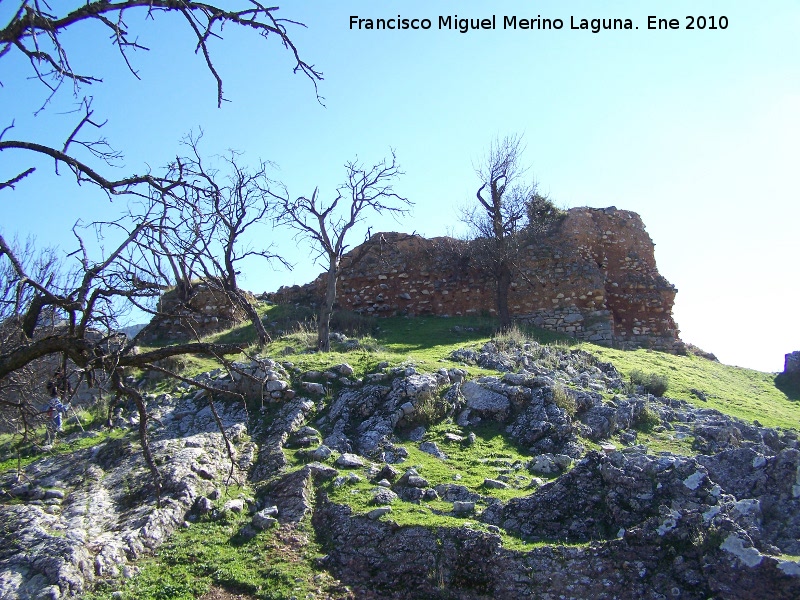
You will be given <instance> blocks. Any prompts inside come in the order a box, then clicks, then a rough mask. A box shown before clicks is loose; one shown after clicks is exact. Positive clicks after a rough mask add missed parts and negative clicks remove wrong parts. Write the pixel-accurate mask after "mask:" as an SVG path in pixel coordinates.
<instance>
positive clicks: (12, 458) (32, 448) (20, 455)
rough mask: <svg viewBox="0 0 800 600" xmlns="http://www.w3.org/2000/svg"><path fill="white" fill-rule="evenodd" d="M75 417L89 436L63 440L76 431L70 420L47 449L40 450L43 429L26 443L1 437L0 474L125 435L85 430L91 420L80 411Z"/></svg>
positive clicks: (103, 430) (102, 430) (98, 429)
mask: <svg viewBox="0 0 800 600" xmlns="http://www.w3.org/2000/svg"><path fill="white" fill-rule="evenodd" d="M79 414H80V415H83V417H84V418H85V419H86V420H85V421H84V419H81V420H82V421H84V427H85V428H86V429H87V432H88V433H89V434H90V435H87V436H81V437H78V438H77V439H73V440H71V441H69V442H66V441H64V440H65V438H67V437H71V436H72V435H73V434H76V433H78V432H79V431H80V429H79V427H78V425H77V424H76V423H74V422H73V421H72V418H70V422H69V423H66V422H65V426H64V431H63V432H61V433H59V434H58V438H57V439H56V442H55V443H54V444H52V446H51V447H50V448H49V449H48V450H43V449H42V444H43V443H44V440H45V439H46V437H47V434H46V432H45V428H44V427H41V428H40V429H38V430H37V431H35V432H34V433H33V435H32V437H31V439H29V441H27V442H23V441H22V440H21V439H20V436H12V435H4V436H3V437H2V438H0V457H3V458H2V460H0V473H5V472H7V471H12V470H15V469H18V468H19V469H24V468H25V467H27V466H28V465H30V464H31V463H33V462H35V461H37V460H39V459H41V458H42V457H43V456H54V455H61V454H71V453H73V452H77V451H78V450H82V449H84V448H92V447H94V446H97V445H98V444H101V443H103V442H105V441H106V440H112V439H120V438H122V437H125V435H126V434H127V432H126V431H125V430H121V429H113V430H107V429H100V428H99V427H96V426H95V427H94V428H92V429H89V424H90V423H91V419H90V418H88V416H87V414H85V413H84V412H83V411H80V412H79Z"/></svg>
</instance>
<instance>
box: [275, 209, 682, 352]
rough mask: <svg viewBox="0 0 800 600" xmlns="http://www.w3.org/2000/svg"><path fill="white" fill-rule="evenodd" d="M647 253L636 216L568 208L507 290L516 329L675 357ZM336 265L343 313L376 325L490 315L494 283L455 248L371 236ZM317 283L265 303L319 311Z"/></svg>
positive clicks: (668, 317)
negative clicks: (403, 318) (377, 319)
mask: <svg viewBox="0 0 800 600" xmlns="http://www.w3.org/2000/svg"><path fill="white" fill-rule="evenodd" d="M653 247H654V245H653V242H652V240H651V239H650V236H649V235H648V234H647V232H646V231H645V228H644V224H643V223H642V220H641V218H640V217H639V216H638V215H637V214H636V213H632V212H629V211H623V210H617V209H616V208H614V207H611V208H606V209H591V208H574V209H571V210H569V211H568V212H567V217H566V218H565V219H564V221H563V222H562V223H561V225H560V227H559V228H558V229H557V231H555V233H553V234H552V235H551V236H550V237H548V238H547V239H545V240H543V241H542V243H540V244H536V245H532V246H529V247H527V248H526V249H525V251H524V259H523V261H522V263H523V267H522V270H521V272H520V273H519V274H518V275H517V277H516V279H514V281H513V282H512V284H511V291H510V296H509V308H510V311H511V313H512V315H513V316H514V317H516V318H517V319H519V320H522V321H529V322H531V323H533V324H535V325H537V326H539V327H543V328H545V329H552V330H555V331H560V332H563V333H566V334H569V335H572V336H574V337H576V338H579V339H584V340H589V341H593V342H597V343H599V344H604V345H612V344H613V345H615V346H620V347H650V348H656V349H660V350H667V351H670V352H675V351H679V350H681V349H682V348H683V345H682V343H681V342H680V339H679V337H678V333H679V332H678V328H677V325H676V324H675V322H674V320H673V318H672V306H673V303H674V300H675V294H676V292H677V290H676V289H675V287H674V286H673V285H671V284H670V283H669V282H668V281H667V280H666V279H664V277H662V276H661V275H660V274H659V273H658V270H657V268H656V264H655V257H654V253H653ZM365 252H366V255H365V256H364V257H363V258H362V259H360V260H359V261H358V262H357V263H356V264H353V265H352V266H348V260H350V261H352V260H353V258H354V257H356V256H361V255H363V254H364V253H365ZM343 264H344V265H345V267H344V273H343V275H342V276H341V280H340V287H339V297H338V303H339V306H340V307H342V308H346V309H351V310H354V311H357V312H362V313H365V314H374V315H377V316H383V315H395V314H404V315H424V314H435V315H451V316H454V315H480V314H492V313H494V311H495V296H494V292H493V290H494V284H493V283H492V282H491V281H489V280H488V279H487V278H486V276H485V275H484V274H482V273H481V272H479V271H478V270H477V269H476V268H475V267H474V266H473V265H471V263H470V261H469V258H468V256H467V255H466V254H464V252H463V247H462V245H461V244H460V243H459V242H458V241H457V240H453V239H450V238H434V239H430V240H428V239H424V238H421V237H419V236H408V235H404V234H396V233H380V234H375V235H374V236H373V237H372V238H371V239H370V240H369V241H368V242H366V244H365V245H364V246H361V247H359V248H356V249H354V250H353V251H352V252H351V253H349V254H348V255H347V256H346V257H345V259H344V261H343ZM324 284H325V275H322V276H320V277H319V278H318V279H317V280H316V281H314V282H313V283H311V284H309V285H307V286H303V287H293V288H281V289H280V290H279V291H278V292H276V293H275V294H270V295H268V296H269V298H270V299H272V300H275V301H278V302H289V301H294V302H297V301H300V302H308V303H316V302H318V298H320V297H321V293H322V290H323V289H324Z"/></svg>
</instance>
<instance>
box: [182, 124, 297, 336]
mask: <svg viewBox="0 0 800 600" xmlns="http://www.w3.org/2000/svg"><path fill="white" fill-rule="evenodd" d="M198 141H199V138H191V137H190V138H189V139H188V140H187V145H188V146H189V147H190V148H191V150H192V156H191V157H190V158H189V159H185V160H183V161H181V164H180V167H177V166H175V165H173V167H172V169H173V170H174V169H177V168H180V169H181V171H182V173H183V175H182V177H183V178H184V179H189V180H190V181H191V182H192V185H191V186H190V187H189V188H188V190H189V194H187V196H185V197H184V198H183V200H182V202H183V206H182V213H183V214H185V215H187V217H188V218H187V220H186V221H184V223H185V225H186V226H185V227H183V228H179V229H178V230H177V234H178V238H177V239H181V240H184V243H183V244H182V248H181V254H182V256H183V258H182V259H181V260H182V261H183V263H184V265H185V262H186V261H187V260H191V261H192V263H193V264H192V265H189V266H184V267H183V272H182V276H186V275H189V274H192V273H197V274H199V275H200V276H201V277H202V279H203V281H204V282H205V283H206V284H207V285H210V286H212V287H213V288H215V289H217V290H219V291H220V292H222V293H224V294H225V295H226V296H227V297H228V300H229V301H230V302H231V304H232V305H234V306H236V307H238V308H239V309H241V310H242V311H244V313H245V314H247V316H248V318H249V319H250V322H251V323H252V324H253V327H254V328H255V331H256V335H257V336H258V340H259V343H260V344H261V345H264V344H266V343H268V342H269V341H270V337H269V335H268V334H267V331H266V329H265V328H264V323H263V322H262V321H261V316H260V315H259V314H258V311H257V309H256V307H255V305H254V303H253V301H252V299H251V297H250V296H249V295H248V294H247V293H246V292H245V291H244V290H242V288H241V287H240V286H239V275H240V264H241V263H242V261H245V260H247V259H249V258H254V257H259V258H263V259H266V260H267V261H272V260H277V261H279V262H282V263H283V264H286V263H285V261H283V259H282V258H281V257H280V256H278V255H277V254H275V253H274V252H272V250H271V245H269V244H268V245H266V246H260V247H258V248H254V247H252V246H250V245H247V244H246V243H245V242H244V241H243V238H244V237H245V234H246V233H248V231H249V230H251V229H252V228H253V227H254V226H258V225H259V224H265V222H266V220H267V219H268V218H271V216H272V215H273V213H274V210H275V206H273V204H272V203H271V201H272V200H274V196H273V195H272V194H271V193H270V191H269V189H270V184H271V183H272V182H271V181H270V179H269V177H268V170H269V168H270V167H271V165H270V164H269V163H266V162H263V161H261V162H260V163H259V164H258V166H257V167H254V168H251V167H248V166H244V165H243V164H242V161H241V156H240V155H239V153H237V152H233V151H229V152H228V154H227V155H226V156H224V157H222V161H223V163H224V164H223V167H222V169H221V170H218V169H217V168H209V167H207V166H206V165H205V163H204V161H203V160H202V158H201V156H200V154H199V152H198V149H197V145H198Z"/></svg>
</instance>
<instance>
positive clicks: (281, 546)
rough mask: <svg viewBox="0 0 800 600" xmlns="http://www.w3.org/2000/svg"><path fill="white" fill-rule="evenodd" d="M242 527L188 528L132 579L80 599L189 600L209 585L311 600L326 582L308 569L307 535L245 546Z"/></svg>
mask: <svg viewBox="0 0 800 600" xmlns="http://www.w3.org/2000/svg"><path fill="white" fill-rule="evenodd" d="M242 492H244V493H245V494H246V493H247V492H248V490H243V489H238V488H230V489H229V490H228V494H227V495H226V496H225V497H223V498H221V499H220V500H218V501H217V502H216V504H217V506H218V507H221V506H222V504H224V502H225V500H227V499H229V498H232V497H239V495H240V494H241V493H242ZM248 521H249V516H248V515H247V514H244V513H243V514H240V515H234V514H228V515H226V516H225V517H223V518H221V519H219V520H216V521H212V520H209V519H202V520H200V521H199V522H197V523H193V524H191V525H190V526H189V527H188V528H187V529H182V530H180V531H178V532H177V533H175V534H174V535H173V536H172V537H171V538H170V540H169V541H167V542H166V543H165V544H163V545H162V546H161V547H160V548H159V549H158V550H157V552H156V553H155V555H154V556H152V557H149V558H146V559H144V560H142V561H140V563H139V567H140V572H139V574H137V575H136V576H135V577H133V578H131V579H127V580H122V581H107V582H105V583H101V584H100V585H99V586H98V589H97V590H96V591H95V592H94V593H92V594H88V595H86V596H84V598H87V599H89V600H101V599H109V598H113V597H117V598H119V597H121V598H123V599H126V600H127V599H130V600H134V599H136V600H167V599H170V600H193V599H195V598H199V597H200V596H202V595H203V594H205V593H206V592H208V590H209V589H210V587H211V585H212V584H213V585H217V586H219V587H222V588H225V589H227V590H229V591H231V592H236V593H244V594H250V595H252V596H254V597H256V598H261V599H264V600H279V599H280V600H288V599H289V598H292V597H296V598H306V597H309V595H310V597H317V596H316V594H318V593H320V592H322V591H323V590H322V589H321V588H322V587H324V585H325V583H326V581H327V582H328V583H329V582H330V581H331V578H330V576H328V575H326V574H324V573H323V572H321V571H318V570H316V569H315V568H314V567H313V564H314V563H313V559H314V558H316V557H318V556H321V554H320V548H319V546H318V545H317V544H316V542H315V541H314V539H313V535H310V532H309V531H306V530H305V529H304V528H303V526H301V527H300V528H299V529H293V528H285V529H280V528H279V529H272V530H269V531H265V532H260V533H258V534H257V535H256V536H255V537H254V538H252V539H250V540H245V539H244V538H243V537H242V536H241V535H240V530H241V528H242V526H243V525H245V524H246V523H247V522H248ZM115 592H117V595H116V596H114V595H113V594H114V593H115Z"/></svg>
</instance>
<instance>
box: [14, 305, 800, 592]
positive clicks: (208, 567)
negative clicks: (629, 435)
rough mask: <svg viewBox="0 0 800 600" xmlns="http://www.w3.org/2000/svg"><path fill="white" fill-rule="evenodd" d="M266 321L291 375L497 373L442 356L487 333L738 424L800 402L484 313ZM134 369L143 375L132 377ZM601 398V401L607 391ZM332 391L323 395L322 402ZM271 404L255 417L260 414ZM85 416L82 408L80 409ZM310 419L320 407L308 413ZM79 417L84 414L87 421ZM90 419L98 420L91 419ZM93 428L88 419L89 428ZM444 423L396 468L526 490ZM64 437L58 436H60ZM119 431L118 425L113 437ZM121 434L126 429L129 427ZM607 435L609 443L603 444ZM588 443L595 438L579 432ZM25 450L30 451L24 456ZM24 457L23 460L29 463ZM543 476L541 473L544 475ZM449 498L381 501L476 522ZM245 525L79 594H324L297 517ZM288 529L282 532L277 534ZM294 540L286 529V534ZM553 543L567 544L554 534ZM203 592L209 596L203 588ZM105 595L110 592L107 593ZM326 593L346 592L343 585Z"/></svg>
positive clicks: (496, 438)
mask: <svg viewBox="0 0 800 600" xmlns="http://www.w3.org/2000/svg"><path fill="white" fill-rule="evenodd" d="M261 311H262V314H263V317H264V320H265V322H268V323H269V324H270V328H271V330H272V332H273V334H274V338H275V339H274V341H273V342H272V343H270V344H269V345H268V346H267V347H266V348H262V349H259V350H258V351H259V353H260V354H261V355H263V356H270V357H273V358H274V359H276V360H280V361H281V362H284V364H285V363H292V366H293V367H294V368H296V369H298V370H299V371H308V370H319V371H323V370H325V369H327V368H330V367H332V366H334V365H337V364H341V363H343V362H346V363H348V364H349V365H351V366H352V367H353V369H354V373H353V377H354V378H355V377H362V376H364V375H366V374H367V373H374V372H376V371H379V370H381V369H382V368H384V367H382V364H383V365H387V364H388V365H390V366H392V367H393V366H398V365H409V366H410V365H413V366H414V367H415V369H416V370H417V371H418V372H423V373H424V372H433V371H436V370H438V369H441V368H443V367H444V368H451V367H458V368H461V369H464V370H466V371H468V373H469V374H470V376H480V375H487V374H495V375H496V374H497V372H496V371H490V370H487V369H483V368H481V367H478V366H475V365H464V364H462V363H459V362H455V361H453V360H452V359H451V358H450V355H451V353H452V352H453V351H454V350H457V349H460V348H471V349H475V350H480V349H481V348H482V347H483V346H484V344H486V343H487V342H489V341H493V342H494V343H495V344H496V345H497V346H498V347H502V346H503V345H507V346H513V345H514V344H515V343H520V342H521V341H523V340H535V341H537V342H539V343H540V344H549V345H552V346H554V347H555V348H556V349H558V350H559V351H561V352H565V353H571V352H582V351H583V352H588V353H591V354H593V355H595V356H596V357H597V358H598V359H599V360H601V361H603V362H611V363H612V364H614V366H615V367H616V368H617V369H618V371H619V372H620V373H621V374H622V375H623V378H625V379H628V378H629V377H630V376H631V374H633V373H635V372H637V371H638V372H643V373H646V374H654V375H656V376H659V377H661V378H662V379H666V382H667V385H668V388H667V391H666V393H665V394H664V395H665V396H668V397H671V398H676V399H681V400H685V401H686V402H689V403H691V404H692V405H695V406H697V407H702V408H709V409H716V410H718V411H720V412H722V413H725V414H728V415H731V416H733V417H736V418H739V419H742V420H745V421H748V422H751V423H752V422H755V421H758V423H760V424H761V425H763V426H767V427H774V428H782V429H794V430H797V429H798V426H800V399H799V398H798V397H797V395H795V394H793V392H792V391H791V390H788V392H787V390H782V389H780V388H779V387H778V385H776V376H775V375H774V374H768V373H762V372H758V371H753V370H749V369H742V368H738V367H731V366H727V365H723V364H720V363H718V362H714V361H711V360H708V359H706V358H702V357H699V356H694V355H687V356H675V355H669V354H664V353H660V352H654V351H649V350H635V351H623V350H617V349H610V348H605V347H600V346H596V345H592V344H587V343H578V342H575V341H574V340H571V339H569V338H566V337H563V336H560V335H557V334H554V333H552V332H548V331H544V330H538V329H533V328H530V329H519V328H515V329H513V330H512V331H511V332H509V333H507V334H504V335H503V336H499V337H494V336H493V331H494V322H493V321H492V320H490V319H488V318H477V319H476V318H441V317H421V318H414V319H411V318H404V317H392V318H387V319H380V320H374V319H365V318H362V317H359V316H358V315H352V314H345V315H338V316H337V319H338V321H337V322H335V323H334V327H333V330H335V331H336V330H338V331H342V330H343V331H347V332H348V335H347V337H338V336H337V339H336V340H335V341H334V343H333V344H332V348H333V352H331V353H329V354H319V353H315V352H313V351H312V350H313V348H314V346H315V336H316V333H315V331H314V330H313V323H310V322H309V321H308V318H309V317H310V313H308V312H307V311H304V310H298V309H292V308H288V307H283V306H264V307H262V309H261ZM213 339H214V340H215V341H221V342H231V341H252V340H254V339H255V336H254V334H253V330H252V326H251V325H241V326H239V327H235V328H233V329H231V330H228V331H225V332H221V333H218V334H216V335H214V336H213ZM217 366H219V365H217V364H216V363H215V362H214V361H212V360H209V359H207V358H201V357H193V356H188V357H182V358H180V359H177V360H176V364H174V365H172V367H173V368H178V369H179V370H181V371H182V372H183V374H184V375H186V376H191V375H195V374H199V373H201V372H205V371H209V370H211V369H214V368H216V367H217ZM142 375H143V374H142ZM147 385H148V386H150V387H151V390H150V391H152V392H153V393H159V392H161V391H173V392H174V391H175V389H174V384H173V383H172V382H170V381H167V380H154V381H152V382H150V383H148V384H147ZM604 396H608V397H607V398H605V399H606V400H612V394H610V393H609V394H604ZM330 399H331V398H326V399H324V403H325V404H326V405H327V407H329V406H330V404H329V401H330ZM271 414H273V413H272V412H270V411H267V412H266V413H265V417H264V418H266V419H269V418H270V416H271ZM88 416H89V415H86V417H88ZM317 416H319V414H318V415H317ZM86 421H87V422H88V421H89V419H88V418H86ZM98 421H99V419H98ZM98 427H99V426H98ZM458 429H459V428H458V427H457V426H456V425H455V424H454V423H453V422H452V421H451V420H445V421H441V422H437V423H432V424H430V425H429V427H428V429H427V432H426V435H425V441H433V442H436V443H437V444H438V446H439V447H440V448H442V449H443V450H444V451H445V452H446V453H447V454H448V457H449V459H448V461H446V462H443V461H441V460H438V459H435V458H433V457H432V456H430V455H429V454H426V453H425V452H422V451H420V450H419V448H418V444H416V445H415V444H407V446H408V451H409V457H408V461H407V462H406V465H405V466H413V467H415V468H416V469H417V470H418V471H419V472H420V474H421V475H422V476H424V477H426V478H427V479H429V480H431V482H432V484H433V482H447V481H453V480H454V479H457V481H458V482H459V483H460V484H461V485H464V486H465V487H467V488H469V489H470V490H472V491H474V492H476V493H479V494H482V495H484V497H492V498H496V499H499V500H504V501H505V500H508V499H509V498H512V497H515V496H520V495H525V494H528V493H530V487H531V485H536V484H533V483H525V484H524V485H522V484H520V485H519V486H514V485H512V486H511V487H509V488H508V489H499V490H489V489H486V487H485V485H484V481H485V479H488V478H491V479H493V478H497V477H498V476H501V475H505V476H506V477H509V478H511V479H513V478H514V477H515V473H516V471H518V470H519V469H520V466H521V465H523V464H524V463H525V461H526V460H528V459H529V457H527V456H526V453H525V449H521V448H517V447H516V446H515V445H514V444H513V442H512V441H511V440H509V439H508V438H507V437H506V435H505V432H504V431H503V428H502V427H498V426H497V425H496V424H494V425H492V424H489V425H483V426H481V427H478V428H475V429H474V433H475V434H476V439H475V442H474V443H473V444H472V445H471V446H469V447H465V446H462V445H459V444H452V443H448V441H447V438H446V437H445V436H446V434H448V433H462V432H459V431H458ZM68 433H69V432H68ZM639 433H640V434H639V438H638V440H637V441H638V443H641V444H644V445H646V446H648V448H649V449H650V451H651V452H659V451H665V450H666V451H672V452H675V453H680V454H692V453H694V450H693V449H692V444H691V440H690V439H680V438H678V437H677V436H673V435H672V433H671V432H670V431H668V430H664V428H658V427H656V428H646V427H644V428H642V430H641V431H640V432H639ZM114 435H115V436H118V435H119V433H118V432H117V433H115V434H114ZM130 435H132V434H130ZM107 436H108V434H107V433H103V434H100V435H98V436H97V437H96V438H90V439H88V440H83V441H80V442H75V443H73V444H72V445H69V444H66V445H62V446H59V447H57V448H55V449H54V451H58V452H69V451H70V449H71V448H72V446H74V447H75V448H77V447H79V446H85V445H87V444H91V443H100V442H101V441H102V440H103V439H105V438H106V437H107ZM612 441H613V440H612ZM9 442H10V441H7V443H6V446H5V447H3V446H2V445H0V451H2V452H3V453H4V454H5V456H0V460H2V459H6V461H5V462H3V463H2V467H1V468H2V470H8V469H12V468H16V467H17V466H19V465H20V463H19V462H17V461H16V460H9V459H11V458H12V457H11V456H9V454H8V451H9V450H10V448H11V444H10V443H9ZM582 442H583V443H584V444H585V446H586V448H587V449H592V448H596V447H597V444H595V443H593V442H591V441H589V440H586V439H584V440H582ZM285 453H286V457H287V459H288V461H289V464H290V465H293V467H292V468H298V469H299V468H300V467H301V466H302V465H303V464H304V462H303V459H302V457H301V456H299V455H298V454H297V452H296V451H293V450H285ZM34 454H35V453H34ZM34 458H35V456H30V457H28V458H27V459H26V461H25V462H29V461H30V460H33V459H34ZM343 474H345V475H348V476H352V477H353V479H352V481H351V483H349V484H348V485H347V486H335V485H333V484H327V485H326V487H325V493H326V494H328V496H329V497H330V498H331V499H332V500H334V501H335V502H339V503H342V504H348V505H349V506H350V507H351V509H352V510H353V512H354V513H356V514H365V513H366V512H368V511H369V510H370V509H372V508H374V507H373V506H370V505H369V497H370V494H369V490H370V489H371V488H373V487H374V484H370V483H369V478H368V474H367V471H366V469H353V470H350V471H349V473H348V471H343ZM546 479H547V477H545V478H544V480H546ZM253 493H254V490H252V489H248V488H247V487H242V488H239V487H231V488H228V489H227V490H226V492H225V495H224V496H223V497H221V498H219V499H218V500H217V503H218V505H219V506H220V507H221V506H222V504H223V503H224V502H225V500H227V499H228V498H234V497H237V496H241V495H250V494H253ZM447 511H448V504H447V503H446V502H443V501H438V500H434V501H432V502H426V503H424V504H421V505H419V504H412V503H405V502H403V503H396V504H395V505H394V506H393V509H392V520H393V521H395V522H396V523H397V524H398V525H400V526H403V525H412V524H413V525H423V526H428V527H447V526H459V527H464V526H469V527H474V528H477V529H485V527H486V526H485V525H484V524H482V523H479V522H478V523H476V522H469V523H466V522H465V520H463V519H457V518H454V517H452V516H450V515H449V514H447ZM245 521H246V519H245V517H244V516H242V515H238V516H237V515H228V517H227V518H225V519H221V520H219V519H218V520H200V521H199V522H196V523H194V524H193V525H192V526H191V527H190V528H187V529H186V530H184V531H181V532H179V533H177V534H176V535H174V536H173V538H172V539H171V540H170V541H169V542H168V543H167V544H165V545H164V546H163V547H162V548H161V549H159V550H158V552H157V553H156V555H155V556H154V557H152V558H148V559H146V560H144V561H143V562H142V563H141V572H140V574H139V575H138V576H137V577H134V578H132V579H129V580H128V581H127V582H126V584H125V585H124V586H123V587H122V588H119V587H114V588H113V589H101V590H98V592H96V593H95V594H92V595H91V596H89V597H90V598H110V597H123V598H153V599H155V598H187V599H188V598H198V597H202V598H207V599H210V598H232V597H234V596H231V595H230V594H229V595H225V594H226V592H223V591H222V590H221V588H218V587H211V586H212V585H213V586H222V587H224V588H226V589H227V590H235V591H241V592H242V593H243V594H244V595H243V596H237V597H241V598H255V597H258V598H291V597H297V598H301V597H307V598H324V597H327V596H326V595H325V592H324V591H322V592H321V591H320V590H324V589H327V590H330V589H332V588H334V587H335V586H336V585H337V584H336V582H335V581H333V580H332V579H331V578H330V575H329V574H328V573H327V572H325V571H324V570H321V569H319V568H317V567H315V564H316V563H315V561H316V559H318V558H319V557H320V555H321V551H322V550H321V546H320V545H319V544H318V542H317V540H316V539H315V538H314V533H313V529H312V528H311V527H310V525H308V524H306V525H305V526H302V525H301V527H300V528H298V529H297V530H294V531H292V532H291V533H287V532H286V531H283V530H274V531H268V532H263V533H261V534H259V536H258V537H257V538H256V539H255V540H250V541H247V540H244V539H242V538H241V537H240V535H239V531H240V528H241V526H242V524H243V523H244V522H245ZM287 536H288V537H287ZM292 536H294V537H292ZM502 538H503V545H504V546H505V547H507V548H511V549H518V550H526V549H530V548H531V547H532V545H531V544H530V543H528V542H525V541H523V540H522V539H519V538H516V537H514V536H512V535H509V534H506V533H505V532H503V533H502ZM552 543H553V544H556V545H558V544H561V545H568V544H565V543H564V542H558V541H553V542H552ZM209 589H212V592H209V591H208V590H209ZM112 594H117V595H116V596H114V595H112ZM335 597H346V592H342V594H341V595H335Z"/></svg>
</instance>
